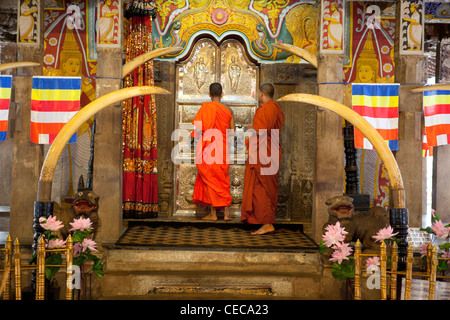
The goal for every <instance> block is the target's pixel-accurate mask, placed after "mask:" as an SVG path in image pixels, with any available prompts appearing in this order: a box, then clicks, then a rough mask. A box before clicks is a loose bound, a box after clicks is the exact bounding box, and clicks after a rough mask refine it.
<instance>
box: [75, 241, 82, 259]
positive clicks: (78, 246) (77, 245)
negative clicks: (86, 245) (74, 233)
mask: <svg viewBox="0 0 450 320" xmlns="http://www.w3.org/2000/svg"><path fill="white" fill-rule="evenodd" d="M82 249H83V246H82V245H81V243H79V242H75V243H74V244H73V255H74V256H78V255H79V254H80V253H81V250H82Z"/></svg>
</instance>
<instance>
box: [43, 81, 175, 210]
mask: <svg viewBox="0 0 450 320" xmlns="http://www.w3.org/2000/svg"><path fill="white" fill-rule="evenodd" d="M148 94H170V92H169V91H167V90H165V89H163V88H160V87H154V86H142V87H130V88H125V89H120V90H117V91H114V92H110V93H108V94H105V95H104V96H101V97H99V98H97V99H95V100H94V101H92V102H91V103H89V104H88V105H86V106H85V107H84V108H82V109H81V110H80V111H78V112H77V114H75V115H74V116H73V117H72V118H71V119H70V120H69V121H68V122H67V123H66V124H65V125H64V127H63V128H62V129H61V131H60V132H59V133H58V135H57V136H56V138H55V140H54V141H53V143H52V145H51V147H50V149H49V151H48V153H47V156H46V158H45V160H44V164H43V166H42V170H41V175H40V178H39V186H38V201H43V202H49V201H51V185H52V180H53V174H54V173H55V168H56V165H57V163H58V160H59V158H60V156H61V153H62V151H63V149H64V147H65V146H66V144H67V142H69V140H70V137H72V136H73V134H74V133H75V132H76V131H77V130H78V128H80V127H81V125H82V124H83V123H85V122H86V121H87V120H89V119H90V118H91V117H92V116H93V115H95V114H96V113H98V112H99V111H101V110H102V109H104V108H106V107H108V106H110V105H112V104H115V103H118V102H121V101H122V100H125V99H128V98H132V97H136V96H142V95H148Z"/></svg>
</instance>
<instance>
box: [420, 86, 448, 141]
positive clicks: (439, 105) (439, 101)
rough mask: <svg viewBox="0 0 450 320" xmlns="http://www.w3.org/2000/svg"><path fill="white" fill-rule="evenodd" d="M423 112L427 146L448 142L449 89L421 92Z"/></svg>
mask: <svg viewBox="0 0 450 320" xmlns="http://www.w3.org/2000/svg"><path fill="white" fill-rule="evenodd" d="M423 113H424V116H425V133H426V135H427V144H428V146H442V145H445V144H449V142H450V91H449V90H433V91H425V92H424V93H423Z"/></svg>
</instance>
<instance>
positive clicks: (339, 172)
mask: <svg viewBox="0 0 450 320" xmlns="http://www.w3.org/2000/svg"><path fill="white" fill-rule="evenodd" d="M344 7H345V6H344V3H343V1H337V0H336V1H321V19H320V20H321V23H320V27H319V33H320V39H321V41H320V44H319V61H318V62H319V65H318V70H317V83H318V93H319V95H320V96H322V97H326V98H330V99H333V100H335V101H337V102H340V103H343V102H344V90H345V86H344V84H343V72H342V70H343V67H342V56H343V26H344V23H343V19H344V16H345V15H344ZM326 13H328V14H329V15H333V16H334V17H335V18H336V22H338V23H337V25H336V29H334V30H333V28H329V25H328V24H329V21H328V20H326V19H325V18H324V15H325V14H326ZM337 19H339V20H337ZM339 27H341V28H342V29H341V32H339ZM330 32H336V34H340V35H341V37H340V40H341V41H337V42H336V41H334V40H332V39H333V38H334V39H336V38H335V37H331V34H329V33H330ZM317 111H318V113H317V122H316V124H317V127H316V169H315V181H314V182H315V184H314V185H315V190H314V199H313V218H312V231H313V237H314V239H315V240H316V241H320V238H321V235H322V226H323V224H324V223H325V222H326V221H327V220H328V213H327V206H326V205H325V201H326V200H327V199H328V198H331V197H334V196H337V195H342V194H343V193H344V179H343V172H344V144H343V136H342V118H341V117H339V116H338V115H336V114H335V113H333V112H331V111H327V110H323V109H321V108H317Z"/></svg>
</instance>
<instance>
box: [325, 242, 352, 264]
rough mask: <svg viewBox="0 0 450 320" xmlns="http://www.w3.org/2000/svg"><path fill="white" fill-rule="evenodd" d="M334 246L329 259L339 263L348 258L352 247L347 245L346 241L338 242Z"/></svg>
mask: <svg viewBox="0 0 450 320" xmlns="http://www.w3.org/2000/svg"><path fill="white" fill-rule="evenodd" d="M335 247H336V250H334V252H333V253H332V254H331V258H330V261H332V262H337V263H339V264H341V263H342V261H343V260H349V259H348V256H349V255H350V254H351V253H352V251H353V249H352V248H350V247H349V245H348V243H344V242H340V243H339V244H336V246H335Z"/></svg>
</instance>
